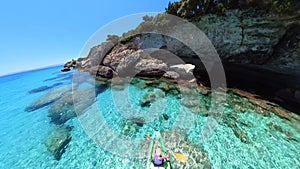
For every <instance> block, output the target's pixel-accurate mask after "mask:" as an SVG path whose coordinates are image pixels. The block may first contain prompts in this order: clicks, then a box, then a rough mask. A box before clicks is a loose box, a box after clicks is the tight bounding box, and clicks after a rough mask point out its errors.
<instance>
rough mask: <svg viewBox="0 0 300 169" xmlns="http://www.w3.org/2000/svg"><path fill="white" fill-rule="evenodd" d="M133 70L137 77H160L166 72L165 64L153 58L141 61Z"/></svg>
mask: <svg viewBox="0 0 300 169" xmlns="http://www.w3.org/2000/svg"><path fill="white" fill-rule="evenodd" d="M134 68H135V71H136V73H137V74H138V75H139V76H146V77H161V76H162V75H163V74H164V73H165V72H166V71H167V70H168V66H167V64H166V63H164V62H163V61H161V60H158V59H154V58H149V59H141V60H140V61H139V62H138V63H137V64H136V65H135V67H134Z"/></svg>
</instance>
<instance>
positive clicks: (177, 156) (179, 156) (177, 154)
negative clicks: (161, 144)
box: [146, 134, 188, 163]
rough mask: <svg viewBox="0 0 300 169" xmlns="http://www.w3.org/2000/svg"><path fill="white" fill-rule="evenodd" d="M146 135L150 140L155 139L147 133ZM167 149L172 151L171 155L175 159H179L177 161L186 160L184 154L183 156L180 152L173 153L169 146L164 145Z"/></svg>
mask: <svg viewBox="0 0 300 169" xmlns="http://www.w3.org/2000/svg"><path fill="white" fill-rule="evenodd" d="M146 137H147V138H148V139H151V140H152V141H155V140H154V139H153V138H151V136H150V135H149V134H146ZM166 148H167V149H169V150H170V151H171V152H172V154H173V156H174V157H175V158H176V159H177V160H179V161H181V162H184V163H185V162H186V161H187V159H188V158H187V157H186V156H184V155H183V154H180V153H175V152H173V151H172V150H171V149H170V148H168V147H166Z"/></svg>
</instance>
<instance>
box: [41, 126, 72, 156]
mask: <svg viewBox="0 0 300 169" xmlns="http://www.w3.org/2000/svg"><path fill="white" fill-rule="evenodd" d="M71 129H72V128H71V127H69V126H68V127H66V126H55V127H54V128H53V129H52V130H51V131H49V134H48V136H47V138H46V142H45V146H46V148H47V150H48V151H49V152H50V153H51V154H53V156H54V158H55V159H56V160H60V158H61V155H62V154H63V153H64V152H65V149H66V147H67V145H68V143H69V142H70V141H71V136H70V131H71Z"/></svg>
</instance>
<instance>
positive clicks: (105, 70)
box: [88, 65, 115, 79]
mask: <svg viewBox="0 0 300 169" xmlns="http://www.w3.org/2000/svg"><path fill="white" fill-rule="evenodd" d="M88 72H90V74H91V75H93V76H97V77H103V78H109V79H111V78H112V77H113V76H114V74H115V72H114V71H113V70H112V69H111V68H109V67H107V66H102V65H97V66H92V67H91V68H89V69H88Z"/></svg>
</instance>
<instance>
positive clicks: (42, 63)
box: [0, 0, 174, 75]
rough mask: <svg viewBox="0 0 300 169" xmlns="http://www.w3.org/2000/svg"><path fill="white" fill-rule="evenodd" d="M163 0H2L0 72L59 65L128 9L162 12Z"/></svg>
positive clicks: (133, 11)
mask: <svg viewBox="0 0 300 169" xmlns="http://www.w3.org/2000/svg"><path fill="white" fill-rule="evenodd" d="M173 1H174V0H173ZM168 2H169V0H127V1H122V0H108V1H106V0H105V1H100V0H85V1H83V0H82V1H79V0H60V1H59V0H25V1H22V0H9V1H8V0H7V1H1V3H0V46H1V48H0V59H1V62H0V63H1V66H0V75H5V74H10V73H14V72H20V71H24V70H32V69H35V68H41V67H47V66H50V65H56V64H62V63H65V61H68V60H70V59H72V58H77V57H78V55H79V53H80V51H81V49H82V47H83V46H84V44H85V42H86V41H87V40H88V39H89V38H90V37H91V36H92V35H93V33H95V32H96V31H97V30H98V29H100V28H101V27H103V26H104V25H106V24H109V23H110V22H112V21H114V20H116V19H118V18H120V17H124V16H127V15H131V14H136V13H144V12H163V11H164V9H165V7H167V5H168Z"/></svg>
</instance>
